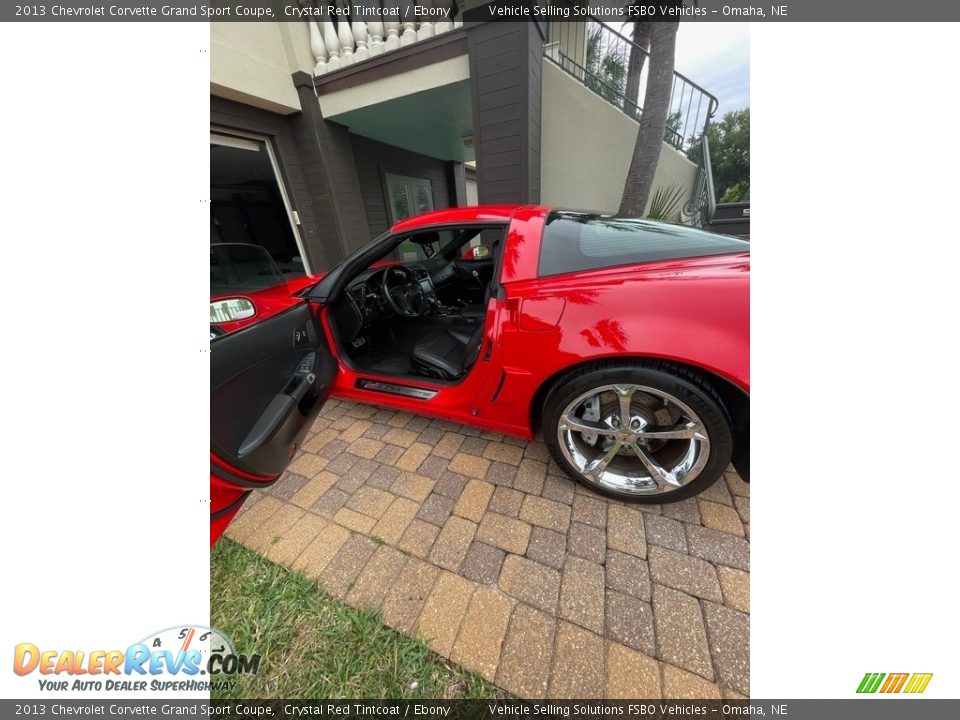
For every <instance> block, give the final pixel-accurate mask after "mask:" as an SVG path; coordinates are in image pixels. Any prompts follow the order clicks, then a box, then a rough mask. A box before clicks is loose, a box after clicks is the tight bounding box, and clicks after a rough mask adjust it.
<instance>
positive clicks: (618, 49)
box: [543, 0, 718, 153]
mask: <svg viewBox="0 0 960 720" xmlns="http://www.w3.org/2000/svg"><path fill="white" fill-rule="evenodd" d="M550 4H551V5H554V6H560V7H567V8H570V7H571V6H572V5H573V3H572V2H571V0H550ZM623 25H624V27H623V30H624V31H625V32H632V27H631V26H632V23H624V24H623ZM543 51H544V56H545V57H547V58H549V59H550V60H552V61H553V62H554V63H556V64H557V65H559V66H560V67H561V68H562V69H563V70H565V71H566V72H568V73H569V74H570V75H573V76H574V77H575V78H577V79H578V80H580V81H581V82H582V83H583V84H584V85H586V86H587V87H588V88H590V89H591V90H593V91H594V92H595V93H597V95H599V96H600V97H602V98H603V99H605V100H606V101H607V102H609V103H610V104H611V105H613V106H615V107H618V108H620V110H622V111H623V112H624V113H626V114H627V115H629V116H630V117H633V118H636V119H639V117H640V115H641V113H642V112H643V105H642V102H643V96H644V93H645V92H646V85H647V77H648V75H649V66H650V54H649V53H648V52H647V51H646V50H645V49H644V48H643V47H641V46H640V45H638V44H637V43H635V42H633V40H631V39H630V38H629V37H627V36H626V35H625V34H623V33H621V32H617V30H615V29H614V28H612V27H611V26H609V25H607V24H606V23H603V22H601V21H600V20H598V19H597V18H595V17H594V16H592V15H589V16H585V21H584V22H571V21H569V20H567V21H565V22H564V21H555V22H551V23H549V32H548V36H547V40H546V42H545V43H544V49H543ZM717 105H718V103H717V98H716V97H714V96H713V95H712V94H710V93H709V92H707V90H705V89H704V88H702V87H700V86H699V85H697V84H696V83H695V82H693V81H692V80H691V79H690V78H688V77H685V76H684V75H681V74H680V73H678V72H674V74H673V88H672V92H671V97H670V111H669V114H668V115H667V128H666V131H665V132H664V137H663V139H664V141H666V142H667V143H669V144H670V145H672V146H673V147H675V148H676V149H677V150H679V151H681V152H684V153H686V152H688V151H689V150H690V148H691V147H693V145H694V144H696V143H699V138H700V136H701V135H703V134H704V133H705V131H706V129H707V126H708V125H709V124H710V119H711V118H712V117H713V116H714V114H715V113H716V111H717Z"/></svg>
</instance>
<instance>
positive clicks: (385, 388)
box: [357, 378, 437, 400]
mask: <svg viewBox="0 0 960 720" xmlns="http://www.w3.org/2000/svg"><path fill="white" fill-rule="evenodd" d="M357 387H358V388H362V389H364V390H373V391H374V392H382V393H387V394H388V395H402V396H403V397H411V398H416V399H417V400H432V399H433V398H434V397H435V396H436V394H437V391H436V390H426V389H424V388H418V387H410V386H409V385H397V384H395V383H388V382H382V381H380V380H366V379H363V378H361V379H360V380H357Z"/></svg>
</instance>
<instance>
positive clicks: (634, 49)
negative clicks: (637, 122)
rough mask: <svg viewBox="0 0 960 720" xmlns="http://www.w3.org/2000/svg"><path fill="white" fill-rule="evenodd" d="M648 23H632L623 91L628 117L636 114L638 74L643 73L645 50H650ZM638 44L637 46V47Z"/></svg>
mask: <svg viewBox="0 0 960 720" xmlns="http://www.w3.org/2000/svg"><path fill="white" fill-rule="evenodd" d="M650 25H651V23H649V22H635V23H634V24H633V42H634V44H633V45H631V46H630V59H629V60H628V62H627V87H626V90H625V92H624V102H623V111H624V112H625V113H627V114H628V115H629V116H630V117H636V116H637V105H638V104H639V103H638V102H637V101H638V100H639V99H640V76H641V75H642V74H643V64H644V62H645V61H646V59H647V55H646V53H644V52H643V51H644V50H646V51H647V52H648V53H649V52H650ZM638 46H639V47H638Z"/></svg>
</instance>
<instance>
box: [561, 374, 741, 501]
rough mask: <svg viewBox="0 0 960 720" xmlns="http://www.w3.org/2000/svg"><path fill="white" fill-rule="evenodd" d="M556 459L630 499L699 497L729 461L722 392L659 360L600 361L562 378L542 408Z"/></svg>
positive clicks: (587, 481) (594, 486) (584, 479)
mask: <svg viewBox="0 0 960 720" xmlns="http://www.w3.org/2000/svg"><path fill="white" fill-rule="evenodd" d="M542 430H543V436H544V440H545V441H546V443H547V445H548V446H549V448H550V453H551V455H552V456H553V459H554V460H555V461H556V463H557V464H558V465H559V466H560V467H561V468H563V470H564V471H565V472H566V473H567V474H568V475H569V476H570V477H572V478H573V479H574V480H576V481H577V482H579V483H581V484H582V485H584V486H585V487H588V488H590V489H591V490H593V491H594V492H597V493H600V494H603V495H607V496H610V497H614V498H616V499H618V500H622V501H624V502H631V503H648V504H650V503H668V502H676V501H678V500H683V499H684V498H688V497H691V496H693V495H696V494H698V493H700V492H702V491H703V490H705V489H706V488H708V487H710V486H711V485H712V484H713V483H715V482H716V481H717V480H718V479H719V478H720V477H721V476H722V475H723V471H724V470H725V469H726V468H727V466H728V465H729V464H730V456H731V453H732V450H733V434H732V432H731V429H730V420H729V418H728V416H727V413H726V411H725V410H724V408H723V404H722V402H721V401H720V398H719V396H718V395H717V393H716V392H715V391H714V389H713V388H712V386H711V385H710V384H709V382H708V381H707V380H706V379H705V378H703V377H702V376H700V375H699V374H697V373H696V372H694V371H692V370H690V369H688V368H685V367H683V366H680V365H676V364H673V363H669V362H664V361H655V360H648V361H632V362H627V361H604V362H600V363H596V364H592V365H588V366H586V367H584V368H581V369H579V370H577V371H574V372H573V373H571V374H569V375H567V376H564V377H563V378H561V379H560V380H559V381H558V382H557V384H556V385H555V386H554V387H553V388H552V389H551V391H550V392H549V393H548V395H547V397H546V400H545V402H544V408H543V424H542Z"/></svg>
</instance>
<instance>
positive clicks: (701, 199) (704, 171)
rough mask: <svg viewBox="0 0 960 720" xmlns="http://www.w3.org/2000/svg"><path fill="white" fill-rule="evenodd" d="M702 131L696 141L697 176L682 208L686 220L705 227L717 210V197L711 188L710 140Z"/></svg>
mask: <svg viewBox="0 0 960 720" xmlns="http://www.w3.org/2000/svg"><path fill="white" fill-rule="evenodd" d="M707 138H708V135H707V134H706V133H702V134H701V135H700V139H699V140H697V143H698V144H699V145H700V153H699V158H698V164H697V177H696V179H695V180H694V181H693V192H692V193H691V194H690V200H689V202H687V204H686V206H684V208H683V215H684V217H686V218H688V220H687V222H689V223H690V224H691V225H694V226H696V227H701V228H702V227H707V225H709V224H710V221H711V220H713V216H714V214H715V213H716V212H717V198H716V195H715V193H714V188H713V166H712V165H711V164H710V141H709V140H708V139H707Z"/></svg>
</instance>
